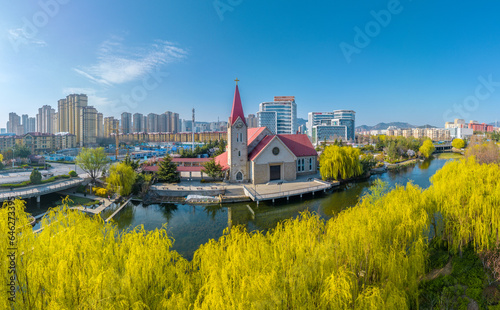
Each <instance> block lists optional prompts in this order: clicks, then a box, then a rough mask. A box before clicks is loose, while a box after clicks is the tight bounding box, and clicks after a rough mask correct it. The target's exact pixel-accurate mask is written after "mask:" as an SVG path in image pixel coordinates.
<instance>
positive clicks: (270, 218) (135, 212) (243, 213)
mask: <svg viewBox="0 0 500 310" xmlns="http://www.w3.org/2000/svg"><path fill="white" fill-rule="evenodd" d="M446 162H447V160H445V159H433V160H431V161H426V162H422V163H417V164H415V165H414V166H409V167H405V168H402V169H401V170H399V171H389V172H387V173H384V174H382V175H374V176H372V177H370V178H369V179H367V180H365V181H360V182H353V183H349V184H346V185H343V186H341V187H340V188H339V189H337V190H335V191H333V192H330V193H325V194H323V193H321V194H319V195H318V194H316V196H315V197H312V196H311V195H308V196H307V197H306V196H304V198H302V199H300V198H298V197H297V198H291V199H290V201H289V202H287V201H286V199H282V200H279V201H277V202H276V203H275V204H274V205H273V204H272V203H271V202H264V203H262V202H261V203H260V204H259V206H258V207H257V205H256V204H255V203H236V204H226V205H222V206H221V205H213V206H191V205H181V204H154V205H147V206H145V205H142V203H130V204H129V206H127V207H125V208H124V209H123V210H122V211H121V212H120V213H118V214H117V215H116V216H115V218H114V220H115V221H116V224H117V225H118V228H119V229H120V230H126V229H131V228H133V227H136V226H138V225H143V226H144V229H146V230H154V229H156V228H160V227H162V226H164V227H165V228H166V229H167V231H168V235H169V236H170V237H172V238H174V239H175V242H174V245H173V248H172V249H173V250H176V251H178V252H179V253H180V254H182V255H183V256H184V257H186V258H188V259H191V258H192V256H193V253H194V251H195V250H196V249H197V248H198V247H199V245H200V244H203V243H206V242H207V241H209V240H210V239H218V238H219V237H220V236H221V235H222V233H223V231H224V229H225V228H227V227H228V225H229V224H228V223H229V220H228V219H229V218H231V223H232V225H243V226H245V227H246V228H247V230H248V231H253V230H261V231H265V230H268V229H272V228H273V227H275V226H276V224H277V223H278V222H279V221H283V220H286V219H290V218H295V217H297V216H298V215H299V214H300V213H301V212H303V211H310V212H316V213H317V214H319V216H321V217H322V218H325V219H329V218H331V217H333V216H336V215H337V214H338V213H339V212H340V211H341V210H343V209H345V208H349V207H352V206H354V205H356V203H358V201H359V199H360V197H361V196H363V195H364V194H365V193H366V192H367V190H368V189H369V188H370V186H371V185H372V184H373V182H374V181H375V180H376V179H381V180H382V181H385V182H387V183H388V184H389V186H390V187H394V186H396V185H397V184H399V185H405V184H406V183H407V182H410V181H411V182H413V183H414V184H416V185H418V186H420V187H422V188H427V187H429V185H430V180H429V178H430V177H432V176H433V175H434V174H435V173H436V171H438V170H439V169H441V168H442V167H443V166H444V164H445V163H446ZM249 207H250V208H251V209H252V210H253V211H254V212H255V215H253V214H252V212H251V211H250V210H249ZM108 212H111V211H108ZM104 217H105V216H104Z"/></svg>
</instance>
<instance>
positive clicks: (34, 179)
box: [30, 168, 42, 184]
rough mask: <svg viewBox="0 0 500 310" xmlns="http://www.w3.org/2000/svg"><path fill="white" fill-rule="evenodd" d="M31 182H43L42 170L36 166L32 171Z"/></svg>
mask: <svg viewBox="0 0 500 310" xmlns="http://www.w3.org/2000/svg"><path fill="white" fill-rule="evenodd" d="M30 182H31V184H40V183H42V174H41V173H40V171H38V169H36V168H35V169H33V171H31V175H30Z"/></svg>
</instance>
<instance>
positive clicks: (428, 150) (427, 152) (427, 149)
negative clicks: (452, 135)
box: [419, 139, 436, 158]
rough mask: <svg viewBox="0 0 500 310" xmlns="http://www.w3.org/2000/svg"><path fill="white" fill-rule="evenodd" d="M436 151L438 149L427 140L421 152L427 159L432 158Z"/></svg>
mask: <svg viewBox="0 0 500 310" xmlns="http://www.w3.org/2000/svg"><path fill="white" fill-rule="evenodd" d="M435 150H436V147H435V146H434V144H433V143H432V141H431V140H429V139H427V140H425V141H424V143H423V144H422V146H421V147H420V149H419V151H420V153H421V154H422V156H424V157H425V158H429V157H431V155H432V153H434V151H435Z"/></svg>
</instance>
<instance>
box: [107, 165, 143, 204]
mask: <svg viewBox="0 0 500 310" xmlns="http://www.w3.org/2000/svg"><path fill="white" fill-rule="evenodd" d="M136 177H137V174H136V173H135V171H134V169H133V168H132V167H131V166H129V165H127V164H126V163H122V162H121V163H116V164H114V165H112V166H111V167H110V168H109V177H107V178H106V182H108V190H110V191H112V192H118V193H119V194H120V195H122V196H127V195H129V194H130V193H131V192H132V186H133V185H134V183H135V179H136Z"/></svg>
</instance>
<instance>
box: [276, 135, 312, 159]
mask: <svg viewBox="0 0 500 310" xmlns="http://www.w3.org/2000/svg"><path fill="white" fill-rule="evenodd" d="M278 138H280V140H281V141H283V143H285V145H286V146H287V147H288V148H289V149H290V151H292V153H293V154H295V156H297V157H302V156H317V155H318V152H316V150H315V149H314V146H313V145H312V143H311V140H309V137H307V135H304V134H299V135H290V134H288V135H278Z"/></svg>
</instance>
